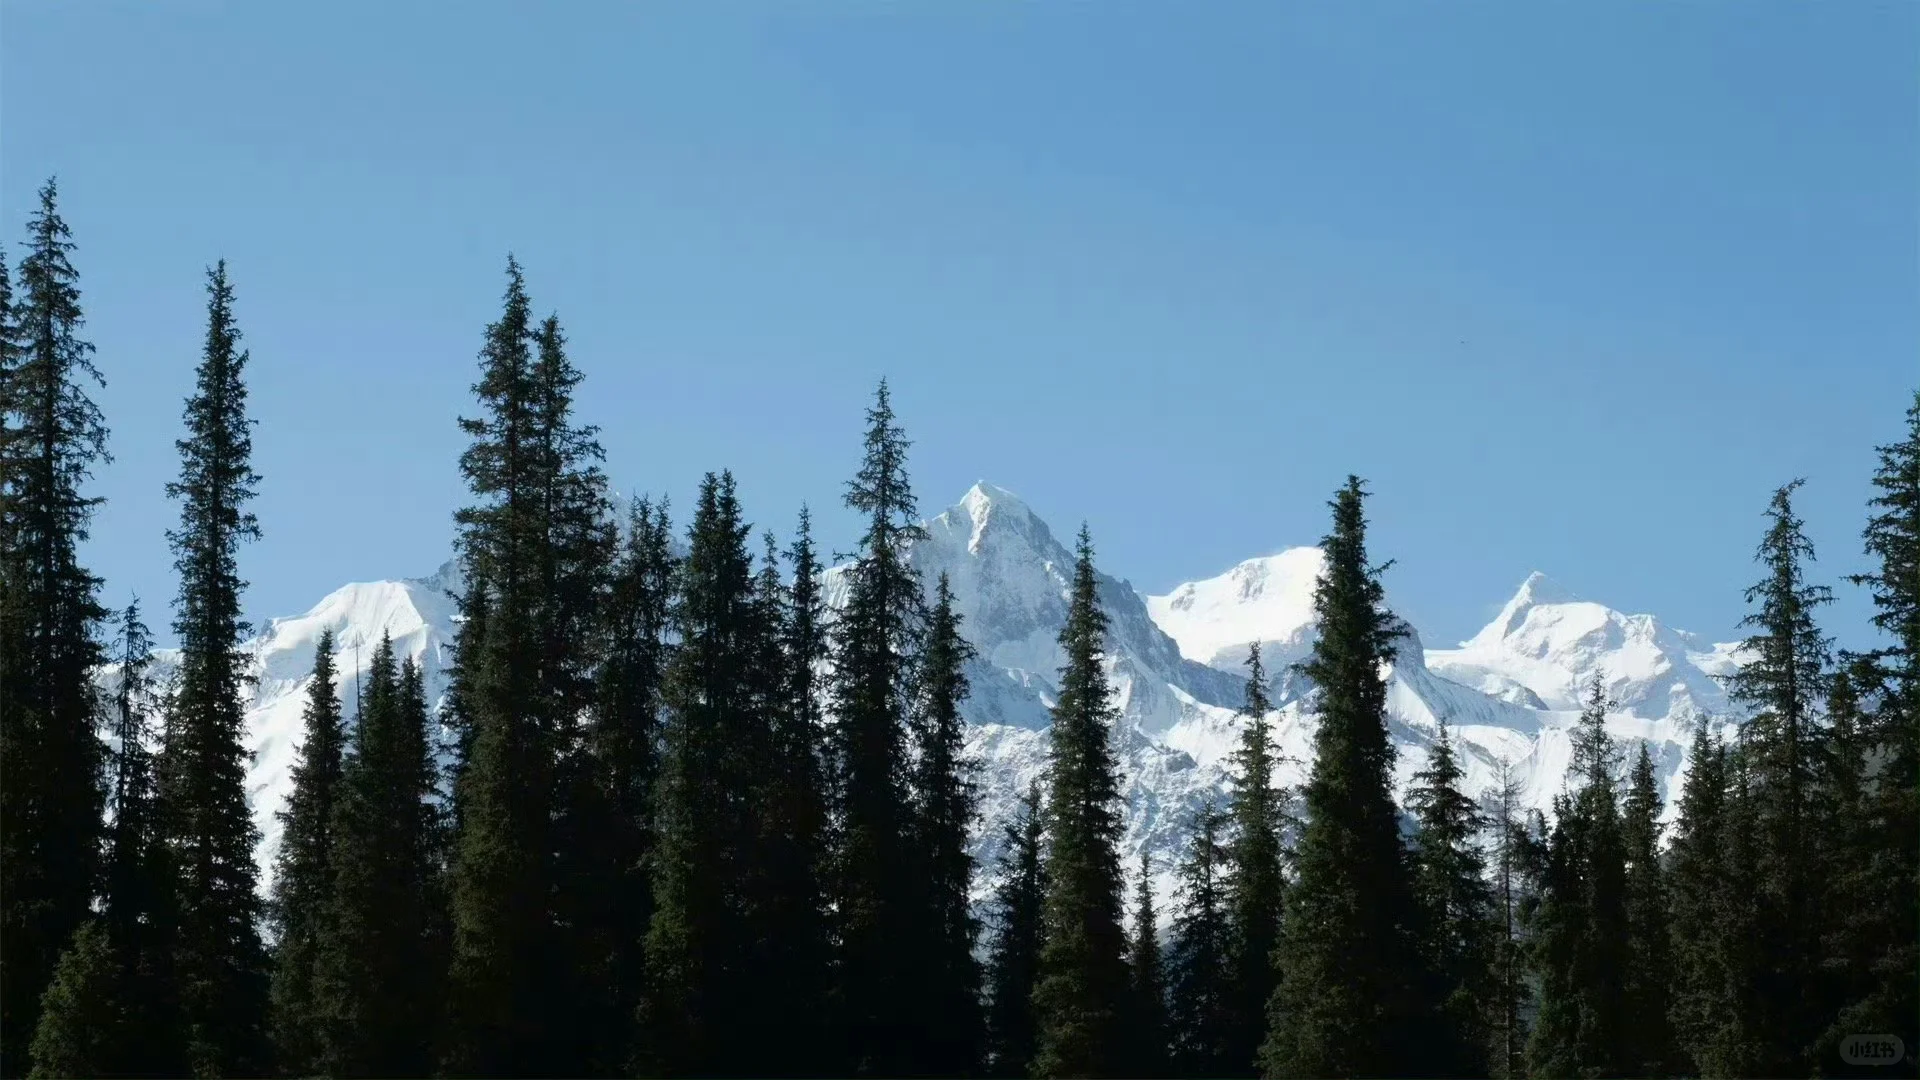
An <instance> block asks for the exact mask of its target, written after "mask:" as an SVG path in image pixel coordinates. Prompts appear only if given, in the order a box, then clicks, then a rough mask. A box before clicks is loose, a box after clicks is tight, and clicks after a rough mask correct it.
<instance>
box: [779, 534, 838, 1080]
mask: <svg viewBox="0 0 1920 1080" xmlns="http://www.w3.org/2000/svg"><path fill="white" fill-rule="evenodd" d="M785 555H786V559H787V561H788V562H789V563H790V564H791V565H792V574H793V583H792V585H791V587H790V588H787V589H786V590H784V594H783V593H782V591H781V590H779V589H777V588H774V589H770V590H768V595H767V597H766V598H765V600H764V602H765V603H767V604H768V608H769V610H768V612H767V614H766V616H764V617H765V619H766V620H767V622H768V624H769V625H770V626H771V627H772V628H773V630H774V637H775V640H773V641H771V642H769V647H768V650H767V651H768V654H769V657H770V660H769V662H768V667H769V669H770V673H771V674H774V675H775V676H777V678H776V679H775V680H774V682H773V684H772V686H771V687H770V690H771V695H770V701H769V702H768V706H767V708H768V723H769V725H770V735H771V737H772V739H771V744H770V746H769V752H770V754H771V757H772V764H771V767H770V768H769V770H768V772H767V775H766V781H767V787H766V791H765V804H766V807H767V811H768V812H767V815H766V818H765V820H766V823H767V824H768V825H769V826H770V829H771V832H770V836H769V847H768V851H767V868H766V870H767V878H766V880H767V885H768V890H767V892H768V895H769V896H770V897H771V898H772V899H773V910H772V911H771V912H770V918H769V921H768V925H767V934H768V936H769V939H770V940H771V942H772V943H773V945H774V951H773V955H772V957H771V960H772V963H771V968H772V969H773V971H772V974H773V977H774V981H775V983H776V984H777V985H778V987H779V993H780V998H781V1000H780V1003H779V1005H778V1007H777V1009H778V1011H777V1012H776V1014H775V1017H774V1021H775V1023H776V1025H778V1027H777V1030H776V1031H775V1032H773V1033H772V1034H771V1035H770V1036H769V1039H770V1041H771V1042H772V1043H774V1044H775V1045H777V1046H778V1047H779V1048H780V1050H779V1053H778V1056H777V1058H776V1060H775V1062H774V1067H775V1068H777V1069H778V1070H779V1071H781V1072H782V1073H784V1074H786V1075H790V1076H793V1075H801V1076H805V1075H820V1074H822V1073H823V1072H830V1071H831V1069H832V1067H833V1064H834V1061H833V1060H832V1059H831V1058H830V1056H829V1054H828V1048H827V1045H826V1043H827V1040H825V1039H823V1038H822V1037H821V1032H820V1019H821V1017H822V1016H823V1015H825V1013H826V1010H827V995H828V992H829V989H830V984H829V979H830V964H831V962H832V953H831V943H830V941H829V940H828V936H827V930H828V924H827V912H826V896H825V891H824V886H823V883H822V879H823V874H824V871H825V863H826V857H827V850H826V842H827V832H826V830H827V806H826V794H827V793H826V789H825V783H824V776H823V762H822V756H823V747H822V738H823V734H824V718H823V702H822V689H821V667H822V665H823V663H824V662H825V660H826V657H827V647H828V642H827V608H826V599H825V597H824V596H823V595H822V593H821V588H820V584H821V566H820V561H819V557H818V556H817V555H816V554H815V552H814V547H813V527H812V519H811V515H809V513H808V512H807V510H806V509H805V508H804V507H803V508H802V509H801V511H800V521H799V525H798V528H797V529H796V531H795V533H794V539H793V543H792V545H791V546H790V547H789V548H788V549H787V551H786V553H785Z"/></svg>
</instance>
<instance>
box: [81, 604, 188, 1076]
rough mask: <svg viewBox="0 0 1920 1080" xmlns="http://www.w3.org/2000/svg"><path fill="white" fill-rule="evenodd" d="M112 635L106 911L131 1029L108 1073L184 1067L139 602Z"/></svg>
mask: <svg viewBox="0 0 1920 1080" xmlns="http://www.w3.org/2000/svg"><path fill="white" fill-rule="evenodd" d="M115 643H116V648H115V653H116V655H115V656H114V658H113V662H114V667H115V668H116V674H117V676H118V679H117V683H118V685H117V686H116V687H115V690H114V694H113V704H112V709H111V730H112V732H113V742H114V753H113V771H112V775H111V788H110V793H111V799H112V807H113V818H112V821H111V824H110V826H109V828H108V832H107V849H106V866H105V873H104V875H103V881H102V896H101V910H102V915H103V917H104V919H105V925H106V928H107V934H108V940H109V942H110V943H111V944H112V947H113V953H114V959H115V960H116V962H117V963H118V965H119V984H118V985H119V990H118V996H119V1002H120V1009H121V1014H122V1025H123V1026H122V1032H123V1035H124V1037H123V1038H122V1039H121V1040H119V1044H118V1057H117V1058H116V1059H115V1061H114V1062H113V1063H112V1068H111V1071H113V1072H117V1073H122V1074H139V1075H156V1076H157V1075H167V1074H171V1073H178V1072H179V1071H180V1069H181V1064H180V1057H179V1053H178V1050H179V1048H178V1046H177V1045H176V1044H177V1039H176V1030H177V1027H178V1025H177V1023H176V1020H175V1016H174V1013H173V1010H172V995H173V991H174V987H173V980H172V978H171V977H170V962H171V961H170V951H171V948H172V940H171V931H172V926H173V894H174V881H173V876H172V870H171V867H170V864H169V863H168V860H167V852H166V839H165V836H164V835H163V834H162V831H161V819H160V806H159V780H158V776H157V775H156V771H155V766H154V760H153V751H152V744H153V742H154V732H153V724H152V718H153V714H154V712H155V711H156V695H155V692H154V687H153V680H152V677H151V676H150V675H149V674H148V672H147V668H148V665H149V663H150V662H151V660H152V654H153V640H152V637H151V636H150V635H149V634H148V632H147V627H146V624H145V623H143V622H142V621H141V619H140V606H139V603H138V602H137V601H136V602H133V603H129V604H128V605H127V607H126V610H125V611H124V612H123V613H122V614H121V617H120V625H119V630H118V633H117V634H116V635H115Z"/></svg>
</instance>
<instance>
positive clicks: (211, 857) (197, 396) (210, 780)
mask: <svg viewBox="0 0 1920 1080" xmlns="http://www.w3.org/2000/svg"><path fill="white" fill-rule="evenodd" d="M207 292H208V294H209V298H210V299H209V302H208V309H207V340H206V347H205V350H204V351H203V353H202V355H201V360H200V365H199V368H198V370H197V371H196V373H195V388H194V393H193V395H192V396H191V397H189V398H188V399H187V408H186V425H187V437H186V438H184V439H181V440H179V442H178V443H177V444H176V445H177V446H178V447H179V450H180V478H179V479H178V480H177V481H174V482H173V483H170V484H168V485H167V494H168V495H169V496H171V497H173V498H175V499H178V500H179V501H180V526H179V528H177V529H174V530H172V531H170V532H169V533H168V534H167V539H168V541H169V543H171V544H172V546H173V552H174V566H175V569H177V570H178V571H179V574H180V597H179V600H178V601H177V602H176V604H175V615H174V624H173V627H174V632H175V633H176V634H177V635H178V637H179V639H180V668H179V674H178V681H177V683H176V685H175V689H174V693H173V697H172V700H171V702H170V703H169V709H168V718H167V725H166V731H167V736H166V744H165V749H164V755H163V759H162V769H161V804H162V806H163V808H164V819H165V829H166V835H167V841H168V846H169V848H170V855H171V858H172V860H173V864H174V866H175V868H176V870H177V873H178V875H179V877H178V880H179V894H178V901H179V908H178V912H177V919H178V931H177V935H176V937H175V950H174V960H173V964H174V971H175V977H176V978H177V979H178V980H179V998H180V1012H181V1021H182V1027H183V1031H184V1036H185V1039H186V1044H187V1049H186V1052H187V1064H188V1068H189V1069H190V1070H191V1071H192V1072H193V1073H194V1074H195V1075H197V1076H234V1075H246V1074H254V1073H260V1072H263V1071H265V1069H266V1065H267V1043H268V1038H267V1032H266V1011H267V956H266V949H265V947H264V946H263V945H262V944H261V941H260V930H259V921H260V917H261V913H262V912H261V907H262V905H261V900H260V897H259V895H258V894H257V892H256V891H255V888H256V882H257V880H258V870H257V869H256V868H255V865H254V861H253V852H254V847H255V846H256V845H257V844H258V842H259V833H258V830H257V829H256V828H255V827H254V824H253V818H252V815H251V813H250V812H249V810H248V807H247V789H246V767H247V750H246V747H245V745H244V744H243V742H242V741H241V740H242V735H243V733H244V729H245V722H246V717H245V711H244V704H243V702H242V694H243V692H244V690H245V688H246V686H247V683H248V680H249V676H248V674H247V657H246V656H245V654H244V653H243V652H242V651H241V648H240V643H241V641H242V640H243V639H244V638H245V637H246V635H247V633H248V632H249V630H250V629H251V628H250V627H249V626H248V624H247V623H246V622H245V621H244V620H243V619H242V618H241V617H240V612H241V607H240V592H241V589H243V588H244V587H245V585H246V583H245V582H244V581H242V580H241V578H240V575H239V570H238V566H237V565H236V561H235V554H236V552H237V550H238V548H239V545H240V542H241V541H244V540H252V539H256V538H258V537H259V535H260V527H259V524H258V523H257V522H256V521H255V519H254V516H253V514H252V512H250V511H248V510H247V509H245V507H246V504H247V502H248V501H249V500H251V499H252V497H253V494H254V485H255V484H257V483H259V480H260V478H259V477H258V476H257V475H255V474H254V471H253V468H252V465H251V463H250V459H251V457H252V451H253V437H252V428H253V422H252V421H251V420H249V419H248V418H247V408H246V405H247V389H246V383H245V381H244V376H245V372H246V365H247V360H248V357H247V353H246V352H245V351H243V350H241V349H240V347H239V340H240V331H239V329H238V328H237V327H236V326H235V325H234V322H233V289H232V287H231V286H230V285H229V284H228V283H227V268H226V264H225V263H224V262H222V263H219V264H217V265H216V266H215V267H214V268H213V269H212V270H211V271H209V273H208V275H207Z"/></svg>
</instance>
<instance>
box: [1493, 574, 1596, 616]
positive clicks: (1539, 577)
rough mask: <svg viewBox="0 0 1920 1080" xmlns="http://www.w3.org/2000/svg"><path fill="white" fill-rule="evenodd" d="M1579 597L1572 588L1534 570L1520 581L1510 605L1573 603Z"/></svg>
mask: <svg viewBox="0 0 1920 1080" xmlns="http://www.w3.org/2000/svg"><path fill="white" fill-rule="evenodd" d="M1579 601H1580V598H1579V597H1578V596H1576V595H1574V593H1573V590H1572V589H1569V588H1567V587H1566V586H1565V585H1562V584H1560V583H1559V582H1557V581H1555V580H1553V579H1552V578H1550V577H1548V576H1547V575H1545V574H1543V573H1541V572H1540V571H1538V570H1535V571H1534V572H1533V573H1531V574H1528V575H1527V580H1525V581H1523V582H1521V583H1520V590H1519V591H1518V592H1516V593H1514V594H1513V600H1512V601H1511V602H1510V606H1522V605H1524V606H1527V607H1535V606H1538V605H1541V604H1574V603H1578V602H1579Z"/></svg>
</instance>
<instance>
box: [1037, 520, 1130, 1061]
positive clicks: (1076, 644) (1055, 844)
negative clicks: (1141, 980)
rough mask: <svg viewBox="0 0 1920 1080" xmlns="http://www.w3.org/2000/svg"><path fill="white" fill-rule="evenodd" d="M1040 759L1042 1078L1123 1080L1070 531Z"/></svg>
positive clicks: (1083, 536) (1078, 564)
mask: <svg viewBox="0 0 1920 1080" xmlns="http://www.w3.org/2000/svg"><path fill="white" fill-rule="evenodd" d="M1076 556H1077V557H1076V560H1075V563H1074V570H1073V582H1072V585H1071V591H1070V594H1069V599H1068V607H1067V624H1066V626H1065V628H1063V629H1062V630H1061V631H1060V647H1061V649H1062V650H1063V651H1064V652H1065V653H1066V662H1065V663H1064V664H1063V665H1062V667H1061V669H1060V680H1059V691H1058V696H1057V697H1056V699H1055V702H1054V706H1053V726H1052V729H1051V731H1050V733H1049V734H1050V736H1051V742H1052V746H1051V752H1050V754H1049V757H1048V770H1049V774H1048V778H1049V781H1050V785H1051V786H1050V790H1049V792H1048V802H1047V898H1046V905H1045V909H1044V910H1045V918H1046V945H1045V948H1044V950H1043V951H1042V953H1041V955H1040V982H1039V985H1038V986H1036V987H1035V988H1034V1011H1035V1013H1036V1014H1037V1016H1038V1022H1039V1030H1040V1048H1039V1052H1038V1053H1037V1054H1036V1055H1035V1057H1034V1064H1033V1072H1034V1074H1035V1075H1036V1076H1042V1077H1065V1076H1078V1077H1094V1076H1114V1075H1118V1074H1120V1073H1122V1072H1125V1071H1126V1070H1127V1062H1126V1053H1125V1051H1126V1046H1127V1038H1126V1035H1127V1032H1126V1024H1127V1014H1128V1008H1127V1000H1126V997H1127V991H1126V983H1127V970H1126V931H1125V930H1124V929H1123V928H1122V927H1121V922H1120V891H1121V880H1120V856H1119V852H1118V850H1117V846H1118V844H1119V840H1120V828H1121V822H1120V776H1119V765H1118V763H1117V762H1116V761H1115V759H1114V752H1113V744H1112V726H1113V723H1114V721H1115V720H1116V718H1117V716H1118V712H1117V710H1116V709H1115V708H1114V706H1113V693H1112V689H1111V688H1110V687H1109V685H1108V683H1107V672H1106V668H1105V666H1104V664H1103V660H1104V652H1105V646H1106V633H1107V616H1106V612H1105V611H1104V610H1103V609H1102V608H1101V606H1100V598H1099V594H1098V584H1097V579H1096V578H1095V576H1094V569H1093V540H1092V538H1091V537H1090V536H1089V535H1088V533H1087V530H1086V527H1085V526H1082V527H1081V529H1080V539H1079V543H1078V546H1077V552H1076Z"/></svg>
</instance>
